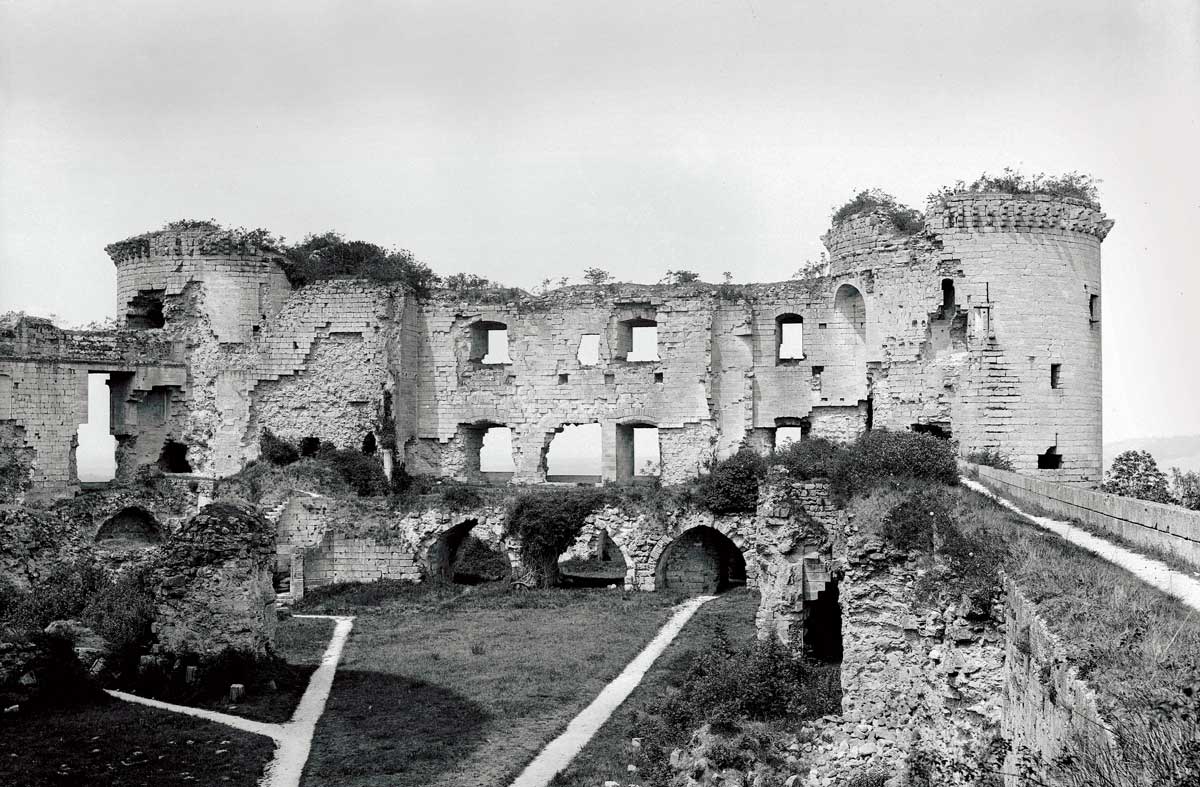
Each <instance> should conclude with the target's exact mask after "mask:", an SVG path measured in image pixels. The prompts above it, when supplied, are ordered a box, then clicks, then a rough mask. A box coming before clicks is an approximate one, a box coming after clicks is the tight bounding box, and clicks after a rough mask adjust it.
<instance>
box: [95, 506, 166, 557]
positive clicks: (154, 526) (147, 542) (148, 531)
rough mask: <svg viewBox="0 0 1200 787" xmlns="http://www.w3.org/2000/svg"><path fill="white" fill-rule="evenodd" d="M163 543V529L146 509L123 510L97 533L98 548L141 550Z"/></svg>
mask: <svg viewBox="0 0 1200 787" xmlns="http://www.w3.org/2000/svg"><path fill="white" fill-rule="evenodd" d="M160 541H162V528H161V527H159V524H158V521H157V520H156V519H155V518H154V517H153V516H152V515H151V514H150V512H149V511H146V510H145V509H144V508H138V507H136V506H130V507H129V508H123V509H121V510H120V511H118V512H117V513H116V514H114V515H113V516H111V517H109V518H108V519H107V520H105V522H104V524H102V525H101V526H100V529H99V530H97V531H96V546H99V547H103V548H104V549H112V550H123V549H140V548H144V547H150V546H154V545H155V544H157V543H159V542H160Z"/></svg>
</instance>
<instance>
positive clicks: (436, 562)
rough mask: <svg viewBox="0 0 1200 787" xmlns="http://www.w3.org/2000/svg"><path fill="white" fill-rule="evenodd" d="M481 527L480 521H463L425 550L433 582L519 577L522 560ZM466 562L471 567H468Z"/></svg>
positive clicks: (465, 519)
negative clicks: (466, 562) (489, 554)
mask: <svg viewBox="0 0 1200 787" xmlns="http://www.w3.org/2000/svg"><path fill="white" fill-rule="evenodd" d="M479 524H480V519H479V518H477V517H474V516H470V517H461V518H458V521H457V522H456V523H454V524H453V525H451V526H449V527H447V528H446V529H444V530H442V531H440V532H439V533H437V534H436V535H435V536H434V537H433V539H432V540H431V542H430V543H429V545H428V547H426V549H425V550H424V563H425V568H426V573H427V575H428V576H429V577H430V578H431V579H440V580H444V581H447V582H459V583H462V584H476V583H478V582H486V581H493V580H497V579H502V578H503V576H504V575H506V574H513V573H516V571H517V570H518V569H519V568H520V560H519V557H518V556H517V554H516V552H515V551H514V550H513V548H512V547H511V545H509V544H507V543H506V542H505V541H504V540H502V539H500V538H499V537H498V536H496V534H495V533H493V532H492V531H491V530H490V529H489V528H486V527H478V525H479ZM481 550H486V551H489V552H491V553H494V555H495V557H494V558H492V557H490V556H488V555H486V554H484V553H483V552H482V551H481ZM464 560H466V561H469V565H464Z"/></svg>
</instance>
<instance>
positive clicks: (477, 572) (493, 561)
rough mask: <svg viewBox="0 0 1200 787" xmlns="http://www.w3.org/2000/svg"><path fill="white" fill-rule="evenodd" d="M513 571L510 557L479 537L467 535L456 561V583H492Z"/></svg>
mask: <svg viewBox="0 0 1200 787" xmlns="http://www.w3.org/2000/svg"><path fill="white" fill-rule="evenodd" d="M511 570H512V566H510V565H509V562H508V556H507V555H505V554H503V553H502V552H500V551H499V550H497V549H492V548H491V547H489V546H488V545H487V544H485V543H483V541H481V540H480V539H479V537H478V536H475V535H471V534H467V537H466V538H465V539H463V542H462V545H461V546H459V548H458V555H457V556H456V559H455V561H454V579H455V581H456V582H461V581H464V580H465V581H468V582H470V581H476V582H491V581H494V580H497V579H503V578H504V577H506V576H508V574H509V572H510V571H511Z"/></svg>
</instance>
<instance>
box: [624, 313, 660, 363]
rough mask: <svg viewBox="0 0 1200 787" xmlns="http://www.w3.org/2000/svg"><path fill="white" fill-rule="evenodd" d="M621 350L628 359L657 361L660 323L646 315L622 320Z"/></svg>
mask: <svg viewBox="0 0 1200 787" xmlns="http://www.w3.org/2000/svg"><path fill="white" fill-rule="evenodd" d="M620 325H621V336H620V338H621V350H622V351H623V352H624V354H625V360H626V361H657V360H659V357H658V323H657V322H655V321H654V320H650V319H647V318H644V317H635V318H633V319H630V320H622V321H621V324H620Z"/></svg>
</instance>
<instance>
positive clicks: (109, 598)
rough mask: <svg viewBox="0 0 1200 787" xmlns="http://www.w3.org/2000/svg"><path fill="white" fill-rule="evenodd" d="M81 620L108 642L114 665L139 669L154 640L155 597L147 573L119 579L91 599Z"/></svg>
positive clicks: (129, 575)
mask: <svg viewBox="0 0 1200 787" xmlns="http://www.w3.org/2000/svg"><path fill="white" fill-rule="evenodd" d="M81 620H82V622H83V624H84V625H85V626H87V627H88V628H90V629H92V630H93V631H95V632H96V633H97V634H99V635H100V636H101V637H103V638H104V639H105V640H106V641H107V642H108V644H109V646H110V647H111V648H112V657H113V662H114V666H116V667H117V668H118V669H119V670H121V671H127V670H130V669H136V667H137V663H138V659H139V657H140V656H141V654H142V653H143V652H145V651H146V650H147V649H148V647H149V645H150V643H151V641H152V639H153V635H152V633H151V630H150V624H151V623H153V622H154V594H153V592H152V591H151V589H150V587H149V584H148V583H147V581H146V574H145V573H143V572H140V571H129V572H126V573H125V574H122V575H121V576H119V577H117V580H116V582H113V583H112V584H110V585H109V586H108V587H105V588H103V589H101V590H100V591H99V592H98V593H96V595H94V596H92V597H91V598H90V599H89V600H88V602H87V605H86V606H85V607H84V608H83V610H82V612H81Z"/></svg>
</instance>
